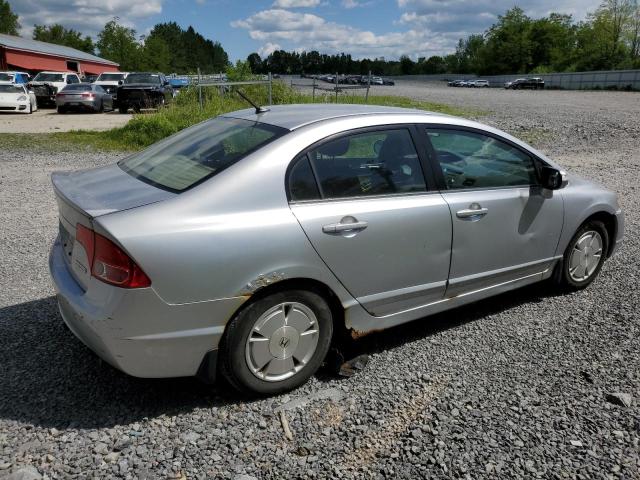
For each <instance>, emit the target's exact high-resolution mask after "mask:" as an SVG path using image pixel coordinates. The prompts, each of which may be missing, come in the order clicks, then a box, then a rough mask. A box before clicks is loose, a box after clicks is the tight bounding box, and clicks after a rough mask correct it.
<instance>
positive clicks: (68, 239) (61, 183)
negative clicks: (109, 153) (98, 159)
mask: <svg viewBox="0 0 640 480" xmlns="http://www.w3.org/2000/svg"><path fill="white" fill-rule="evenodd" d="M51 181H52V183H53V187H54V190H55V193H56V201H57V203H58V213H59V220H60V223H59V236H60V243H61V246H62V248H63V250H64V258H65V262H66V264H67V267H68V268H69V271H70V272H71V274H72V276H73V277H74V278H75V279H76V281H77V282H78V284H79V285H80V286H81V287H82V288H83V290H86V289H87V286H88V284H89V279H90V277H91V271H90V269H89V258H88V256H87V252H86V251H85V249H84V247H83V246H82V245H81V244H80V243H79V242H78V241H76V227H77V225H78V224H81V225H84V226H85V227H87V228H90V229H93V222H92V220H93V218H95V217H99V216H101V215H107V214H109V213H114V212H118V211H122V210H129V209H131V208H136V207H141V206H143V205H149V204H151V203H156V202H160V201H162V200H167V199H169V198H172V197H174V196H175V195H176V194H174V193H171V192H167V191H165V190H161V189H159V188H156V187H153V186H151V185H148V184H146V183H143V182H141V181H140V180H136V179H135V178H133V177H132V176H131V175H129V174H127V173H125V172H124V171H122V169H120V167H118V166H117V165H109V166H107V167H100V168H93V169H90V170H83V171H79V172H55V173H53V174H52V175H51Z"/></svg>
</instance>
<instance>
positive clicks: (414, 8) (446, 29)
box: [9, 0, 600, 61]
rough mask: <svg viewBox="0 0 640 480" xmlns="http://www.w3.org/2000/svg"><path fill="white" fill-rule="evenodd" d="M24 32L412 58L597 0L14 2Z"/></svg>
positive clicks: (580, 14)
mask: <svg viewBox="0 0 640 480" xmlns="http://www.w3.org/2000/svg"><path fill="white" fill-rule="evenodd" d="M9 3H10V5H11V8H12V9H13V11H14V12H16V13H18V15H19V22H20V24H21V25H22V30H21V34H22V35H25V36H30V35H31V32H32V31H33V25H34V24H52V23H61V24H63V25H64V26H65V27H68V28H74V29H76V30H79V31H81V32H83V33H85V34H87V35H90V36H92V37H94V38H95V37H96V35H97V33H98V32H99V31H100V30H101V29H102V27H103V26H104V24H105V23H106V22H107V21H109V20H111V19H112V18H113V17H118V18H119V21H120V22H121V23H122V24H125V25H127V26H129V27H132V28H134V29H135V30H136V32H137V33H138V34H139V35H143V34H145V33H148V32H149V31H150V29H151V28H152V27H153V25H155V24H156V23H160V22H171V21H174V22H177V23H178V24H179V25H181V26H182V27H183V28H187V27H188V26H189V25H192V26H193V27H194V29H195V30H196V31H198V32H200V33H201V34H202V35H204V36H205V37H206V38H210V39H212V40H216V41H219V42H220V43H221V44H222V46H223V47H224V49H225V50H226V51H227V53H228V54H229V57H230V59H231V60H232V61H235V60H238V59H245V58H246V57H247V55H249V54H250V53H252V52H258V53H259V54H260V55H261V56H262V57H265V56H267V55H268V54H270V53H271V52H273V51H274V50H277V49H284V50H298V51H302V50H307V51H308V50H318V51H320V52H321V53H329V54H331V53H340V52H345V53H350V54H351V55H352V56H353V57H354V58H365V57H368V58H378V57H384V58H385V59H387V60H390V59H397V58H399V57H400V56H401V55H409V56H410V57H411V58H413V59H417V58H419V57H430V56H431V55H441V54H447V53H451V52H452V51H453V50H455V45H456V43H457V41H458V39H460V38H463V37H466V36H468V35H469V34H472V33H482V32H483V31H485V30H486V29H487V28H488V27H489V26H490V25H491V24H493V23H494V22H495V21H496V20H497V16H498V15H500V14H503V13H504V12H505V11H506V10H507V9H509V8H511V7H513V6H514V5H518V6H519V7H521V8H522V9H523V10H524V11H525V13H526V14H527V15H529V16H531V17H534V18H537V17H541V16H545V15H547V14H548V13H550V12H552V11H553V12H559V13H568V14H572V15H573V16H574V19H576V20H583V19H584V18H585V17H586V14H587V13H588V12H590V11H594V10H595V9H596V8H597V6H598V4H599V3H600V0H520V1H518V2H514V0H472V1H469V0H254V1H251V0H9Z"/></svg>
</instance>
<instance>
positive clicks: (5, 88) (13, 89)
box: [0, 85, 24, 93]
mask: <svg viewBox="0 0 640 480" xmlns="http://www.w3.org/2000/svg"><path fill="white" fill-rule="evenodd" d="M0 93H24V90H23V88H22V86H20V85H0Z"/></svg>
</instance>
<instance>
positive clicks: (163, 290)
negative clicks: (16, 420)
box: [50, 105, 624, 394]
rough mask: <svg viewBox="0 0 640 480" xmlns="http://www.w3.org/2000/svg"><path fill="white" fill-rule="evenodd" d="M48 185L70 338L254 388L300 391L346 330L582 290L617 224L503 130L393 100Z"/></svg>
mask: <svg viewBox="0 0 640 480" xmlns="http://www.w3.org/2000/svg"><path fill="white" fill-rule="evenodd" d="M53 185H54V189H55V192H56V195H57V201H58V206H59V219H60V233H59V236H58V239H57V240H56V242H55V244H54V246H53V248H52V250H51V255H50V270H51V275H52V277H53V281H54V284H55V287H56V289H57V292H58V302H59V306H60V312H61V313H62V317H63V319H64V321H65V322H66V323H67V325H68V326H69V327H70V329H71V330H72V331H73V332H74V333H75V334H76V335H77V336H78V338H80V339H81V340H82V341H83V342H84V343H85V344H86V345H88V346H89V347H90V348H91V349H92V350H94V351H95V352H96V353H97V354H98V355H99V356H101V357H102V358H103V359H105V360H106V361H108V362H109V363H111V364H112V365H114V366H116V367H117V368H119V369H121V370H123V371H125V372H127V373H129V374H131V375H135V376H139V377H176V376H192V375H199V376H201V377H203V378H207V379H209V380H212V379H214V378H215V375H216V373H217V372H221V373H222V374H223V375H224V376H225V377H226V378H227V379H228V380H229V382H230V383H231V384H232V385H233V386H235V387H236V388H238V389H240V390H242V391H245V392H253V393H257V394H273V393H277V392H282V391H285V390H288V389H291V388H294V387H296V386H298V385H300V384H302V383H303V382H305V381H306V380H307V379H308V378H309V377H310V376H311V375H312V374H313V373H314V372H315V371H316V370H317V369H318V367H319V366H320V365H321V363H322V362H323V359H324V357H325V356H326V354H327V351H328V349H329V346H330V344H331V341H332V337H334V336H336V335H337V334H338V333H339V332H342V331H344V332H346V333H351V334H352V335H353V336H360V335H363V334H366V333H368V332H372V331H376V330H383V329H386V328H389V327H393V326H395V325H399V324H402V323H405V322H409V321H412V320H416V319H420V318H424V317H425V316H428V315H431V314H434V313H437V312H442V311H444V310H448V309H451V308H454V307H457V306H460V305H464V304H467V303H469V302H473V301H476V300H480V299H483V298H486V297H490V296H492V295H496V294H499V293H502V292H506V291H508V290H512V289H515V288H518V287H521V286H524V285H528V284H531V283H534V282H540V281H543V280H547V279H549V280H550V281H552V282H554V283H555V285H556V286H557V288H558V289H579V288H584V287H586V286H587V285H589V284H590V283H591V282H592V281H593V280H594V278H595V277H596V275H597V274H598V272H599V271H600V268H601V267H602V264H603V262H604V260H605V259H606V258H607V257H609V256H611V255H612V254H613V253H614V252H615V251H616V249H617V248H618V246H619V245H620V242H621V240H622V237H623V229H624V219H623V214H622V212H621V210H620V207H619V206H618V203H617V198H616V195H615V194H614V193H613V192H610V191H608V190H606V189H604V188H603V187H601V186H599V185H597V184H595V183H592V182H590V181H587V180H584V179H582V178H580V177H578V176H576V175H572V174H567V173H565V172H564V171H563V170H562V169H561V167H560V166H558V165H557V164H555V163H554V162H553V161H552V160H550V159H548V158H547V157H546V156H544V155H543V154H542V153H540V152H538V151H536V150H534V149H533V148H531V147H530V146H528V145H526V144H525V143H523V142H521V141H519V140H517V139H516V138H514V137H512V136H510V135H508V134H506V133H504V132H501V131H499V130H496V129H495V128H491V127H488V126H486V125H482V124H479V123H476V122H473V121H469V120H464V119H461V118H455V117H451V116H446V115H440V114H432V113H426V112H423V111H418V110H406V109H400V108H390V107H376V106H358V105H289V106H275V107H271V110H270V111H267V112H256V111H255V110H254V109H250V110H242V111H237V112H233V113H229V114H226V115H223V116H221V117H217V118H214V119H211V120H208V121H205V122H203V123H201V124H199V125H196V126H194V127H191V128H189V129H187V130H184V131H182V132H180V133H178V134H176V135H174V136H172V137H170V138H168V139H166V140H163V141H161V142H159V143H157V144H155V145H153V146H151V147H150V148H149V149H147V150H145V151H143V152H141V153H137V154H134V155H132V156H130V157H128V158H126V159H124V160H122V161H120V162H119V163H118V164H117V165H112V166H108V167H102V168H97V169H91V170H85V171H79V172H70V173H55V174H54V175H53Z"/></svg>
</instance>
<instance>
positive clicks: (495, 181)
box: [425, 126, 563, 297]
mask: <svg viewBox="0 0 640 480" xmlns="http://www.w3.org/2000/svg"><path fill="white" fill-rule="evenodd" d="M425 132H426V133H427V137H428V139H429V141H430V144H431V145H432V147H433V150H432V154H433V156H434V158H433V160H434V161H433V164H434V170H435V171H436V175H438V176H439V179H438V180H439V182H440V187H441V189H442V195H443V197H444V199H445V200H446V202H447V203H448V204H449V207H450V208H451V217H452V221H453V242H452V255H451V272H450V274H449V287H448V289H447V297H451V296H457V295H460V294H462V293H468V292H471V291H475V290H480V289H483V288H488V287H491V286H495V285H497V284H500V283H504V282H511V281H516V280H520V279H525V278H527V277H532V276H536V275H539V274H541V273H542V272H545V271H546V270H547V269H548V268H550V267H551V265H552V262H553V259H554V255H555V251H556V247H557V245H558V239H559V237H560V233H561V230H562V222H563V201H562V196H561V193H560V192H559V191H557V190H556V191H551V190H547V189H543V188H542V187H541V186H540V185H539V184H538V175H537V170H538V166H537V165H536V162H541V160H536V159H535V158H534V157H533V155H531V154H530V153H529V152H526V151H524V150H523V149H521V148H520V147H519V146H517V145H514V144H512V143H511V142H509V141H508V140H506V139H503V138H501V137H498V136H496V135H492V134H488V133H485V132H483V131H480V130H475V129H464V128H462V127H452V126H447V127H444V126H443V127H440V128H437V127H426V128H425Z"/></svg>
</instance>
